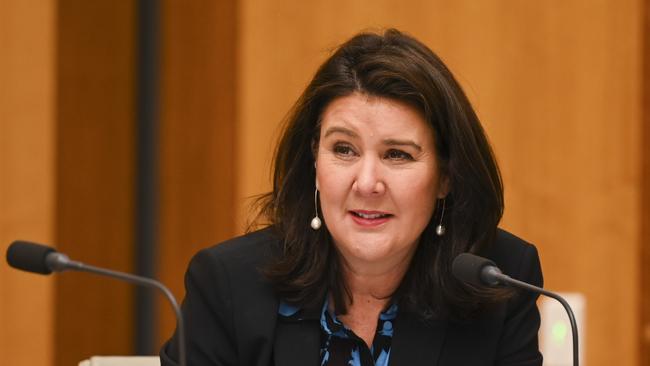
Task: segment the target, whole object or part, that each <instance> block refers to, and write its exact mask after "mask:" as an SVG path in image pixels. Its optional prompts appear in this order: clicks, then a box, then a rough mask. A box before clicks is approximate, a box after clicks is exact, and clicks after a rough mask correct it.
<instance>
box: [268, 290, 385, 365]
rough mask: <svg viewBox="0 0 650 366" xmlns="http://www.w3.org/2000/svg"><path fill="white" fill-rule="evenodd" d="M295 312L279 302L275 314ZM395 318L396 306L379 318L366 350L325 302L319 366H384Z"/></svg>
mask: <svg viewBox="0 0 650 366" xmlns="http://www.w3.org/2000/svg"><path fill="white" fill-rule="evenodd" d="M298 310H300V309H299V308H297V307H295V306H292V305H289V304H286V303H284V302H281V303H280V308H279V309H278V314H279V315H280V316H283V317H291V316H292V315H294V314H296V313H297V312H298ZM396 317H397V304H392V305H391V306H390V307H389V308H388V309H386V310H385V311H383V312H382V313H381V314H379V319H378V320H377V333H375V337H374V339H373V341H372V347H370V348H368V346H367V345H366V343H365V342H364V341H363V340H362V339H361V338H359V337H358V336H357V335H356V334H354V332H353V331H352V330H350V329H349V328H347V327H346V326H345V325H344V324H343V323H342V322H341V321H340V320H339V319H338V317H337V316H336V314H334V313H333V312H332V311H330V310H329V304H328V301H327V300H325V303H324V304H323V308H322V311H321V316H320V329H321V346H320V359H321V363H320V364H321V366H387V365H388V359H389V357H390V347H391V341H392V339H393V322H394V320H395V318H396Z"/></svg>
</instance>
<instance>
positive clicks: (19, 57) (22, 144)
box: [0, 0, 55, 366]
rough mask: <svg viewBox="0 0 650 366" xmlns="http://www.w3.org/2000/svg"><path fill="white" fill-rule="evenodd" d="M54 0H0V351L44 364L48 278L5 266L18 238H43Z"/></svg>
mask: <svg viewBox="0 0 650 366" xmlns="http://www.w3.org/2000/svg"><path fill="white" fill-rule="evenodd" d="M54 29H55V6H54V1H40V0H39V1H24V0H2V1H0V253H2V258H3V260H2V264H0V324H2V325H1V326H0V355H2V356H1V358H2V361H1V362H2V364H6V365H17V366H21V365H44V366H47V365H51V364H52V355H53V347H52V345H53V342H52V333H53V326H52V325H53V320H54V316H53V315H54V313H53V305H54V303H53V289H54V287H53V285H54V284H53V280H52V278H51V277H49V278H48V277H42V276H39V275H34V274H28V273H25V272H18V271H15V270H11V269H9V268H8V266H7V265H6V264H5V262H4V256H5V254H4V253H5V251H6V249H7V247H8V245H9V243H10V242H11V241H12V240H16V239H19V238H22V239H29V240H34V241H41V242H51V240H52V237H53V214H54V207H53V203H54V199H53V198H54V178H55V177H54V159H53V155H54V154H53V152H54V140H55V134H54V88H55V83H54V81H55V78H54V58H55V53H54V40H55V39H54Z"/></svg>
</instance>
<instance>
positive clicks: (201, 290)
mask: <svg viewBox="0 0 650 366" xmlns="http://www.w3.org/2000/svg"><path fill="white" fill-rule="evenodd" d="M278 247H279V240H278V239H277V237H275V236H273V235H272V232H271V231H270V230H268V229H266V230H262V231H257V232H254V233H251V234H248V235H245V236H242V237H238V238H235V239H232V240H229V241H227V242H224V243H223V244H220V245H217V246H214V247H211V248H207V249H204V250H202V251H200V252H199V253H198V254H197V255H196V256H194V258H193V259H192V261H191V262H190V265H189V269H188V271H187V273H186V276H185V287H186V296H185V300H184V301H183V306H182V312H183V316H184V317H185V322H186V328H187V330H186V333H187V353H188V355H187V357H188V360H187V361H188V365H192V366H204V365H220V366H235V365H241V366H268V365H276V366H318V365H319V364H320V359H319V350H320V325H319V322H318V320H317V317H311V318H307V317H306V318H305V319H302V320H298V321H293V322H292V321H288V320H284V318H282V317H278V316H277V313H278V304H279V300H278V297H277V296H276V295H275V294H274V292H273V289H272V288H271V286H270V284H269V283H268V281H267V280H266V279H265V278H264V277H263V275H261V274H260V273H259V270H258V269H259V268H261V267H263V266H264V264H265V263H266V261H267V260H268V259H269V258H270V257H271V256H272V255H273V253H274V252H275V251H276V250H277V248H278ZM487 256H488V257H490V258H491V259H492V260H493V261H495V262H496V264H497V265H498V266H499V267H500V268H501V270H502V271H503V272H504V273H506V274H508V275H510V276H511V277H513V278H516V279H520V280H523V281H526V282H529V283H532V284H535V285H538V286H541V285H542V273H541V268H540V264H539V258H538V256H537V250H536V249H535V247H534V246H532V245H530V244H528V243H526V242H524V241H523V240H521V239H519V238H517V237H515V236H513V235H511V234H509V233H507V232H505V231H502V230H499V232H498V234H497V240H496V242H495V245H494V246H493V248H492V249H491V250H490V252H489V253H488V254H487ZM536 299H537V296H536V295H534V294H530V293H525V292H521V293H518V294H517V296H515V297H514V298H513V299H511V300H510V301H508V302H507V303H503V304H501V305H498V306H496V307H495V308H494V309H491V310H490V311H489V312H486V313H485V314H484V315H482V316H480V317H478V318H477V319H476V320H474V321H472V322H471V323H463V324H458V323H455V322H451V321H447V320H444V319H441V320H437V321H434V322H421V321H419V320H418V319H417V318H416V317H415V316H414V315H412V314H409V313H407V312H400V314H399V315H398V316H397V319H396V321H395V325H394V327H395V328H394V329H395V331H394V335H393V340H392V346H391V354H390V360H389V364H390V365H391V366H419V365H422V366H424V365H438V366H448V365H463V366H474V365H476V366H479V365H518V366H524V365H526V366H529V365H530V366H533V365H541V364H542V356H541V354H540V353H539V349H538V342H537V331H538V329H539V322H540V319H539V312H538V310H537V306H536V303H535V301H536ZM176 336H177V335H174V337H172V339H171V340H169V341H168V342H167V343H166V344H165V345H164V346H163V348H162V349H161V351H160V358H161V364H162V366H168V365H176V364H177V363H176V361H174V360H176V359H177V358H178V349H177V347H176Z"/></svg>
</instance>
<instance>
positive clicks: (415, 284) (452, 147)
mask: <svg viewBox="0 0 650 366" xmlns="http://www.w3.org/2000/svg"><path fill="white" fill-rule="evenodd" d="M355 92H357V93H363V94H366V95H369V96H375V97H383V98H390V99H395V100H399V101H403V102H406V103H409V104H410V105H412V106H414V107H415V108H417V109H418V110H419V111H420V112H421V113H422V115H423V116H424V118H425V120H426V121H427V123H429V124H430V125H431V127H432V128H433V134H434V141H435V146H436V149H437V151H436V152H437V158H438V162H439V167H440V169H441V171H440V174H441V175H444V176H445V177H446V178H447V179H448V181H449V188H450V190H449V194H448V195H447V197H446V210H445V215H444V225H445V227H446V233H445V235H444V236H441V237H439V236H437V235H435V233H434V230H435V223H437V222H438V221H437V220H440V217H439V213H438V212H436V213H435V214H434V215H433V217H432V218H431V221H430V222H429V224H428V225H427V227H426V228H425V230H424V231H423V233H422V235H421V238H420V243H419V245H418V248H417V251H416V254H415V256H414V257H413V259H412V262H411V264H410V267H409V269H408V271H407V273H406V275H405V277H404V279H403V280H402V283H401V284H400V286H399V288H398V290H397V292H396V293H395V294H394V295H393V296H394V299H395V300H396V301H399V303H400V305H401V306H405V307H406V308H407V309H410V310H411V311H415V312H417V313H418V314H420V315H421V316H423V317H425V318H430V317H433V316H437V315H441V314H443V313H451V314H454V315H459V314H460V315H467V314H468V313H469V312H471V311H474V310H476V309H477V308H478V307H479V306H480V305H481V304H488V303H492V302H495V301H497V300H500V299H502V298H505V297H507V296H508V293H507V292H505V291H504V290H491V289H480V288H473V287H472V288H470V287H467V286H465V285H463V284H461V283H459V282H458V281H457V280H456V279H455V278H454V277H453V276H452V274H451V263H452V261H453V259H454V258H455V257H456V256H457V255H458V254H460V253H462V252H467V251H470V252H481V251H483V250H484V249H486V248H487V247H488V246H489V245H490V244H491V243H492V242H493V240H494V237H495V235H496V228H497V224H498V223H499V220H500V219H501V216H502V213H503V188H502V182H501V176H500V174H499V169H498V167H497V164H496V162H495V159H494V156H493V153H492V150H491V148H490V145H489V143H488V140H487V138H486V136H485V132H484V131H483V128H482V127H481V124H480V122H479V120H478V117H477V116H476V114H475V112H474V110H473V109H472V106H471V105H470V103H469V101H468V99H467V97H466V96H465V94H464V92H463V91H462V89H461V87H460V85H459V84H458V82H457V81H456V80H455V79H454V77H453V75H452V74H451V72H450V71H449V70H448V69H447V67H446V66H445V65H444V63H443V62H442V61H441V60H440V58H438V56H436V55H435V54H434V53H433V52H432V51H431V50H430V49H429V48H427V47H426V46H425V45H424V44H422V43H420V42H419V41H418V40H416V39H414V38H412V37H410V36H408V35H405V34H403V33H401V32H399V31H397V30H395V29H389V30H386V31H385V32H384V33H383V34H373V33H361V34H358V35H356V36H354V37H353V38H352V39H350V40H349V41H347V42H345V43H344V44H342V45H341V46H340V47H339V48H338V49H337V50H336V51H335V52H334V53H333V54H332V55H331V56H330V57H329V58H328V59H327V61H325V63H324V64H323V65H322V66H321V67H320V68H319V69H318V71H317V72H316V75H315V76H314V78H313V80H312V81H311V82H310V83H309V85H308V86H307V88H306V89H305V91H304V92H303V94H302V95H301V97H300V98H299V99H298V101H297V102H296V104H295V105H294V107H293V110H292V111H291V113H290V114H289V116H288V118H287V120H286V122H285V123H286V126H285V129H284V133H283V135H282V138H281V140H280V142H279V145H278V147H277V151H276V155H275V168H274V169H275V170H274V174H273V191H272V192H270V193H268V194H267V195H264V196H262V197H261V198H260V200H259V201H258V204H259V215H258V217H257V222H259V221H260V220H261V219H262V218H264V219H266V220H267V221H268V223H270V224H271V225H273V227H274V229H275V230H276V231H277V232H278V233H279V235H280V237H281V238H282V242H283V253H282V255H281V256H279V257H278V258H276V259H275V260H274V261H273V262H272V263H271V264H270V265H269V266H268V267H267V268H266V269H265V273H266V275H267V276H268V278H269V279H270V280H271V281H272V283H273V284H274V285H275V288H276V290H277V291H278V293H279V294H280V296H282V298H283V299H284V300H285V301H288V302H291V303H294V304H297V305H300V306H303V307H314V306H320V304H322V301H323V299H324V297H325V296H326V294H327V293H331V294H332V297H333V299H334V304H335V307H336V308H337V311H338V312H341V313H345V311H346V305H345V304H346V301H345V300H346V299H350V298H349V292H348V290H347V288H346V285H345V282H344V281H343V278H342V273H341V270H340V261H339V257H338V253H337V251H336V249H335V248H334V246H333V243H332V239H331V237H330V235H329V233H328V231H327V230H326V227H325V226H326V225H324V226H323V228H321V229H320V230H317V231H314V230H312V229H311V227H310V225H309V224H310V221H311V219H312V217H313V215H314V199H313V197H314V186H315V167H314V153H313V150H312V146H314V144H317V141H318V139H319V131H320V117H321V115H322V113H323V111H324V109H325V107H326V106H327V105H328V104H329V103H330V102H331V101H332V100H334V99H335V98H339V97H342V96H346V95H350V94H352V93H355ZM432 199H435V197H432ZM321 217H322V216H321ZM324 224H326V223H324Z"/></svg>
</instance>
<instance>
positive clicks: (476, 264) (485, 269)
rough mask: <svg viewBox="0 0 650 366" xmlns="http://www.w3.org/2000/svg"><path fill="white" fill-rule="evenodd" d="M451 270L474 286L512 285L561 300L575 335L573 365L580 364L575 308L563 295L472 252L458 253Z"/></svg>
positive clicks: (455, 275)
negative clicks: (537, 284)
mask: <svg viewBox="0 0 650 366" xmlns="http://www.w3.org/2000/svg"><path fill="white" fill-rule="evenodd" d="M451 272H452V273H453V275H454V277H456V278H457V279H459V280H461V281H463V282H466V283H469V284H472V285H474V286H488V287H494V286H498V285H510V286H513V287H517V288H522V289H525V290H529V291H533V292H536V293H540V294H542V295H546V296H548V297H551V298H553V299H555V300H557V301H559V302H560V304H562V306H563V307H564V310H566V312H567V314H568V315H569V322H570V323H571V334H572V336H573V365H574V366H578V363H579V353H578V326H577V325H576V319H575V315H574V314H573V310H571V306H569V303H568V302H567V301H566V300H565V299H564V298H563V297H562V296H560V295H558V294H556V293H554V292H551V291H547V290H544V289H543V288H541V287H537V286H534V285H531V284H529V283H527V282H523V281H519V280H517V279H514V278H512V277H510V276H508V275H506V274H504V273H503V272H501V270H500V269H499V267H497V265H496V264H494V262H492V261H491V260H489V259H487V258H483V257H479V256H477V255H474V254H470V253H462V254H460V255H458V256H457V257H456V258H455V259H454V262H453V263H452V266H451Z"/></svg>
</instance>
